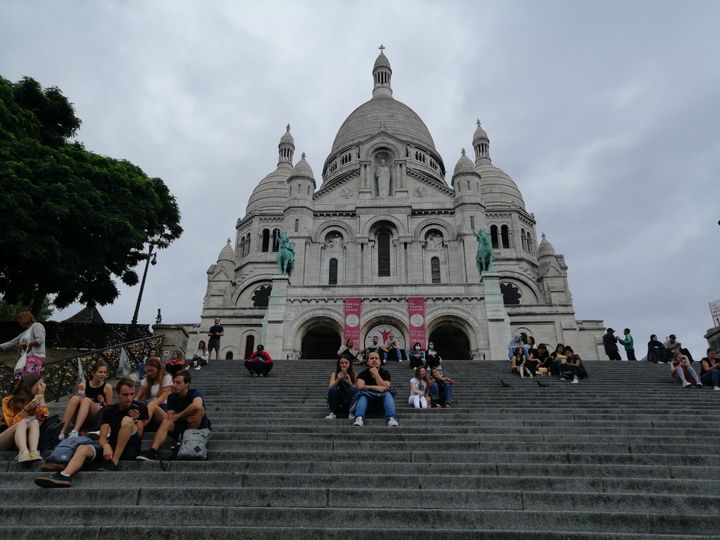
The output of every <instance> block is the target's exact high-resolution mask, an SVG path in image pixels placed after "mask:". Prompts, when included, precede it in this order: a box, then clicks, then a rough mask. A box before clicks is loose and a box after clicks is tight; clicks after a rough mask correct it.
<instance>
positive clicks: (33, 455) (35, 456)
mask: <svg viewBox="0 0 720 540" xmlns="http://www.w3.org/2000/svg"><path fill="white" fill-rule="evenodd" d="M30 461H42V456H41V455H40V452H38V451H37V450H30Z"/></svg>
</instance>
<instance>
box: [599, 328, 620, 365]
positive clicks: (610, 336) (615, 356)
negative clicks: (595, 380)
mask: <svg viewBox="0 0 720 540" xmlns="http://www.w3.org/2000/svg"><path fill="white" fill-rule="evenodd" d="M617 342H618V338H617V336H616V335H615V330H613V329H612V328H608V329H607V332H605V334H604V335H603V347H605V354H607V357H608V359H610V360H622V358H620V351H619V350H618V346H617Z"/></svg>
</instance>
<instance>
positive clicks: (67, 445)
mask: <svg viewBox="0 0 720 540" xmlns="http://www.w3.org/2000/svg"><path fill="white" fill-rule="evenodd" d="M92 443H93V441H92V440H91V439H89V438H88V437H72V438H71V439H63V440H62V441H60V442H59V443H58V445H57V446H56V447H55V450H53V451H52V454H50V455H49V456H48V458H47V459H46V460H45V461H48V462H50V463H68V462H69V461H70V459H72V457H73V456H74V455H75V450H77V447H78V446H81V445H83V444H92Z"/></svg>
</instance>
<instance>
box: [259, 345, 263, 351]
mask: <svg viewBox="0 0 720 540" xmlns="http://www.w3.org/2000/svg"><path fill="white" fill-rule="evenodd" d="M257 350H258V351H264V350H265V346H264V345H258V346H257Z"/></svg>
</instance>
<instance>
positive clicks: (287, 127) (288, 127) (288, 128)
mask: <svg viewBox="0 0 720 540" xmlns="http://www.w3.org/2000/svg"><path fill="white" fill-rule="evenodd" d="M478 122H480V120H478ZM285 129H287V132H288V133H290V124H288V125H287V126H285Z"/></svg>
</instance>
